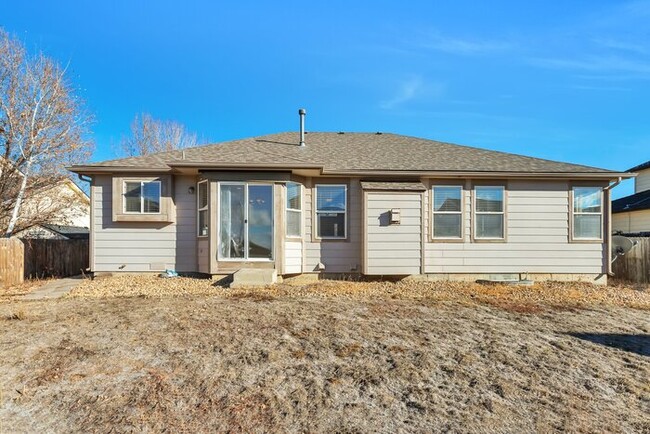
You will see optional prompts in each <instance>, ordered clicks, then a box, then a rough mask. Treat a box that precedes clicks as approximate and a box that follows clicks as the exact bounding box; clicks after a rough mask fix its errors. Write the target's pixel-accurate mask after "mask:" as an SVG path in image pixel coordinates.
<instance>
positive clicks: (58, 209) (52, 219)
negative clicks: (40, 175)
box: [14, 177, 90, 239]
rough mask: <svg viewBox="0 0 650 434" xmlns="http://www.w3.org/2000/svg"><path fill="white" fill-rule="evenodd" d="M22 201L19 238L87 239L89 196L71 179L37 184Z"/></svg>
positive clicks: (65, 178) (64, 178)
mask: <svg viewBox="0 0 650 434" xmlns="http://www.w3.org/2000/svg"><path fill="white" fill-rule="evenodd" d="M38 184H39V185H38V187H36V188H34V189H32V190H31V191H30V194H29V196H28V197H27V198H26V199H25V201H24V202H23V206H22V208H21V211H20V217H19V224H18V227H19V228H24V229H22V230H19V231H18V232H16V233H15V234H14V235H15V236H17V237H19V238H49V239H83V238H85V239H88V237H89V232H90V229H89V228H90V198H89V197H88V195H87V194H86V193H85V192H84V191H83V190H82V189H81V188H79V187H78V186H77V185H76V184H75V183H74V182H72V180H71V179H69V178H67V177H60V178H57V179H54V180H49V181H48V182H40V183H38Z"/></svg>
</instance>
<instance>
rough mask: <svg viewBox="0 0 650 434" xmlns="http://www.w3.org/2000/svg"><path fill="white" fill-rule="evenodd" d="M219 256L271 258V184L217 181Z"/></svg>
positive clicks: (254, 258) (231, 258)
mask: <svg viewBox="0 0 650 434" xmlns="http://www.w3.org/2000/svg"><path fill="white" fill-rule="evenodd" d="M219 204H220V205H219V259H225V260H237V259H239V260H272V259H273V185H272V184H248V183H220V184H219Z"/></svg>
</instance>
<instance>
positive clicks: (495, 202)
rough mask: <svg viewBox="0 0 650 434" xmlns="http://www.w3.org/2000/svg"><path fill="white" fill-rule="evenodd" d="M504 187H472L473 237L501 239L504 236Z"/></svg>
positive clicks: (478, 238)
mask: <svg viewBox="0 0 650 434" xmlns="http://www.w3.org/2000/svg"><path fill="white" fill-rule="evenodd" d="M504 204H505V187H503V186H502V185H500V186H484V185H481V186H478V185H477V186H475V187H474V238H475V239H477V240H502V239H504V238H505V205H504Z"/></svg>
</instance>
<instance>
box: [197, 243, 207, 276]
mask: <svg viewBox="0 0 650 434" xmlns="http://www.w3.org/2000/svg"><path fill="white" fill-rule="evenodd" d="M197 243H198V258H197V259H198V265H199V273H206V274H207V273H210V248H209V247H210V241H209V240H208V238H207V237H203V238H199V239H198V241H197Z"/></svg>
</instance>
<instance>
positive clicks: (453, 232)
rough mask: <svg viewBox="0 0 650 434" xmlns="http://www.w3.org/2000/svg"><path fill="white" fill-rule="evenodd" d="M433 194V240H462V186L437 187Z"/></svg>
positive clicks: (433, 189) (434, 188)
mask: <svg viewBox="0 0 650 434" xmlns="http://www.w3.org/2000/svg"><path fill="white" fill-rule="evenodd" d="M432 193H433V200H432V203H433V238H435V239H460V238H461V237H462V236H463V235H462V234H463V228H462V224H463V223H462V222H463V215H462V197H463V188H462V187H460V186H455V185H450V186H435V187H433V188H432Z"/></svg>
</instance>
